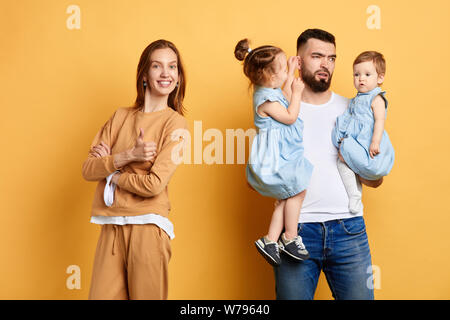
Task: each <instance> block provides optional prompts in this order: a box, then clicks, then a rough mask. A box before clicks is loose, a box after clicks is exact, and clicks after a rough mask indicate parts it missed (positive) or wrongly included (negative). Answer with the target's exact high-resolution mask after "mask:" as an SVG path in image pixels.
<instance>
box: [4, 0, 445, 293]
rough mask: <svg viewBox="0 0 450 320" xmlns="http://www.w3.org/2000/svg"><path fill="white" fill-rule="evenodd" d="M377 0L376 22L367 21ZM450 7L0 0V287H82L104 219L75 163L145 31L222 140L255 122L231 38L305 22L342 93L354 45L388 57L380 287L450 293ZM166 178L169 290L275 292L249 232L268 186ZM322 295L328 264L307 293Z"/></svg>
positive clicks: (226, 179)
mask: <svg viewBox="0 0 450 320" xmlns="http://www.w3.org/2000/svg"><path fill="white" fill-rule="evenodd" d="M71 4H76V5H78V6H79V7H80V9H81V29H79V30H69V29H68V28H67V27H66V20H67V19H68V17H69V16H70V14H68V13H66V9H67V7H68V6H69V5H71ZM372 4H374V5H377V6H379V7H380V9H381V29H380V30H369V29H368V28H367V26H366V20H367V19H368V18H369V16H370V14H367V13H366V9H367V7H368V6H369V5H372ZM448 12H450V2H449V1H446V0H442V1H437V0H429V1H406V0H404V1H387V0H370V1H362V0H351V1H335V0H323V1H320V3H318V2H312V1H298V0H296V1H281V2H280V1H236V0H232V1H206V0H205V1H172V2H171V1H166V0H164V1H155V0H152V1H106V0H105V1H87V0H76V1H74V2H72V1H60V0H53V1H50V0H46V1H34V0H29V1H25V0H21V1H6V0H2V2H1V13H0V33H1V48H2V50H1V51H0V58H1V59H0V65H1V72H0V88H1V95H0V102H1V111H2V115H1V117H0V141H1V151H2V155H1V160H0V161H1V162H0V177H1V178H0V197H1V199H0V200H1V205H2V208H1V233H0V234H1V237H0V252H1V253H2V254H1V264H0V298H1V299H86V298H87V296H88V291H89V285H90V277H91V271H92V265H93V258H94V252H95V247H96V243H97V239H98V236H99V230H100V227H99V226H96V225H93V224H90V223H89V217H90V207H91V201H92V197H93V192H94V188H95V183H91V182H87V181H84V180H83V178H82V176H81V164H82V163H83V161H84V159H85V158H86V156H87V152H88V149H89V146H90V143H91V141H92V139H93V137H94V135H95V133H96V132H97V131H98V130H99V129H100V127H101V126H102V125H103V124H104V123H105V122H106V120H107V119H108V118H109V117H110V116H111V115H112V113H113V112H114V110H115V109H116V108H118V107H121V106H129V105H131V104H132V102H133V101H134V99H135V73H136V67H137V63H138V59H139V56H140V54H141V52H142V51H143V49H144V48H145V47H146V46H147V45H148V44H149V43H150V42H152V41H154V40H156V39H160V38H164V39H168V40H170V41H172V42H174V43H175V44H176V45H177V47H178V48H179V50H180V52H181V54H182V59H183V61H184V63H185V66H186V70H187V79H188V87H187V94H186V99H185V104H186V106H187V109H188V114H187V119H188V122H189V124H190V129H191V133H192V134H193V127H194V126H193V124H194V121H200V120H201V121H202V126H203V132H205V131H206V130H207V129H210V128H216V129H218V130H220V131H221V132H222V134H223V137H224V145H225V130H226V129H236V128H243V129H244V130H246V129H248V128H252V127H253V119H252V111H251V96H250V95H249V93H248V91H247V85H248V82H247V80H246V79H245V77H244V75H243V73H242V66H241V64H240V62H238V61H237V60H236V59H235V58H234V56H233V50H234V46H235V44H236V43H237V41H238V40H240V39H242V38H244V37H248V38H249V39H250V40H251V41H252V43H253V46H254V47H255V46H259V45H263V44H274V45H277V46H280V47H281V48H283V49H284V50H285V51H286V52H287V54H288V55H293V54H295V44H296V39H297V37H298V35H299V34H300V33H301V32H302V31H303V30H305V29H307V28H314V27H317V28H322V29H325V30H327V31H330V32H332V33H333V34H334V35H335V36H336V39H337V55H338V59H337V63H336V70H335V73H334V77H333V84H332V89H333V90H334V91H335V92H337V93H339V94H341V95H343V96H346V97H352V96H354V94H355V90H354V88H353V84H352V70H351V65H352V62H353V59H354V58H355V57H356V55H357V54H359V53H360V52H362V51H364V50H370V49H373V50H378V51H380V52H382V53H383V54H384V55H385V57H386V60H387V74H386V81H385V84H384V89H385V90H387V92H388V99H389V110H388V117H387V122H386V130H387V131H388V133H389V135H390V138H391V140H392V143H393V144H394V147H395V150H396V160H395V165H394V168H393V170H392V171H391V174H390V175H389V176H388V177H387V178H386V179H385V182H384V183H383V185H382V187H380V188H379V189H367V188H365V189H364V196H363V201H364V204H365V213H364V216H365V221H366V224H367V232H368V236H369V243H370V247H371V252H372V262H373V264H374V265H376V266H378V268H379V271H380V274H379V275H380V276H381V277H380V278H379V280H380V284H381V287H380V288H378V289H376V290H375V297H376V298H377V299H449V298H450V273H449V270H450V253H449V252H450V241H449V237H448V234H449V231H448V230H449V229H448V228H449V225H450V210H449V209H448V208H449V207H448V204H447V200H448V196H449V194H450V187H449V182H450V179H449V178H450V174H449V166H448V158H449V156H450V151H449V149H448V146H449V142H448V139H449V138H450V130H449V127H450V125H449V120H448V119H449V118H450V109H449V103H448V101H449V96H448V93H449V84H450V83H449V80H448V79H449V71H450V70H449V60H450V53H449V52H450V45H449V40H448V39H449V30H450V20H449V19H448ZM193 138H194V137H193ZM207 144H208V142H204V143H203V149H204V148H205V147H206V145H207ZM224 148H225V146H224ZM224 150H225V149H224ZM192 151H193V149H192ZM224 157H225V151H224ZM192 159H193V154H192ZM169 189H170V196H171V201H172V211H171V216H170V219H171V220H172V221H173V222H174V224H175V234H176V238H175V239H174V240H173V242H172V246H173V256H172V260H171V262H170V279H169V281H170V285H169V299H273V298H275V294H274V279H273V272H272V269H271V268H270V267H269V265H268V264H267V263H266V262H265V261H264V260H263V259H262V258H261V257H260V256H259V254H258V253H257V251H256V249H255V247H254V244H253V241H254V240H255V239H257V238H258V237H259V236H261V235H262V234H264V233H265V232H266V230H267V227H268V223H269V219H270V215H271V210H272V204H273V201H272V200H271V199H268V198H263V197H262V196H260V195H259V194H257V193H255V192H253V191H251V190H250V189H248V187H247V186H246V182H245V175H244V165H242V164H229V165H226V164H223V165H217V164H214V165H207V164H205V163H203V164H197V165H194V164H191V165H182V166H181V167H179V169H177V172H176V174H175V176H174V177H173V179H172V181H171V183H170V187H169ZM70 265H77V266H79V267H80V269H81V289H73V290H69V289H68V288H67V287H66V280H67V278H68V277H69V276H70V275H69V274H67V273H66V269H67V267H68V266H70ZM330 298H331V294H330V291H329V289H328V286H327V284H326V281H325V279H324V277H323V275H322V276H321V280H320V282H319V286H318V289H317V292H316V299H330Z"/></svg>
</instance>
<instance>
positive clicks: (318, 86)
mask: <svg viewBox="0 0 450 320" xmlns="http://www.w3.org/2000/svg"><path fill="white" fill-rule="evenodd" d="M319 72H326V73H327V74H328V81H327V80H325V79H320V80H319V81H317V80H316V78H315V77H316V74H317V73H319ZM301 74H302V79H303V82H304V83H305V84H306V85H307V86H308V87H310V88H311V90H312V91H313V92H325V91H327V90H328V88H329V87H330V85H331V78H332V77H333V75H331V74H330V72H329V71H328V70H326V69H324V70H317V71H316V72H314V73H310V72H308V71H307V70H306V69H305V68H301Z"/></svg>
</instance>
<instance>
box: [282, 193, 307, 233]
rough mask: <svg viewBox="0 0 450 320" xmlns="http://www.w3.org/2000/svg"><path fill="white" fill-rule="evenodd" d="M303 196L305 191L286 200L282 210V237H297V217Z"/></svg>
mask: <svg viewBox="0 0 450 320" xmlns="http://www.w3.org/2000/svg"><path fill="white" fill-rule="evenodd" d="M305 195H306V190H303V191H302V192H300V193H299V194H297V195H295V196H293V197H291V198H289V199H286V205H285V208H284V229H285V231H284V236H285V237H286V238H287V239H293V238H295V237H296V236H297V226H298V217H299V216H300V209H301V208H302V203H303V200H304V199H305Z"/></svg>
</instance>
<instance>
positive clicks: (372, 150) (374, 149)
mask: <svg viewBox="0 0 450 320" xmlns="http://www.w3.org/2000/svg"><path fill="white" fill-rule="evenodd" d="M379 153H380V143H378V142H372V143H371V144H370V147H369V154H370V157H371V158H372V159H373V157H374V156H376V155H377V154H379Z"/></svg>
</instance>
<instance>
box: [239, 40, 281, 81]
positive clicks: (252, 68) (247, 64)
mask: <svg viewBox="0 0 450 320" xmlns="http://www.w3.org/2000/svg"><path fill="white" fill-rule="evenodd" d="M249 48H250V43H249V41H248V39H243V40H241V41H239V42H238V44H237V45H236V48H235V49H234V56H235V57H236V59H238V60H239V61H244V74H245V75H246V76H247V78H249V79H250V81H251V83H252V84H256V85H261V84H262V83H263V82H264V81H266V80H267V79H268V78H269V77H270V75H271V74H272V73H274V72H276V66H274V65H273V61H274V60H275V57H276V55H277V54H279V53H281V52H283V50H281V49H280V48H278V47H274V46H261V47H258V48H256V49H253V50H251V51H250V52H249Z"/></svg>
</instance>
